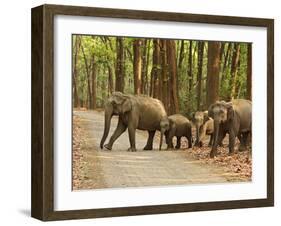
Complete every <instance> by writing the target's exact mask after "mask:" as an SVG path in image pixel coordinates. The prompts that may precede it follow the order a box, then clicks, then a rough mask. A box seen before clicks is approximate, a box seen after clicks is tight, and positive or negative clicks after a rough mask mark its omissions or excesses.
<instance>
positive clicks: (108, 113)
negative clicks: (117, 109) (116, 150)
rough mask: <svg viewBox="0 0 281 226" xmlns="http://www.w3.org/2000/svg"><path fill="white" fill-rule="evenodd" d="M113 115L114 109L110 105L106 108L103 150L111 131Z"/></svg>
mask: <svg viewBox="0 0 281 226" xmlns="http://www.w3.org/2000/svg"><path fill="white" fill-rule="evenodd" d="M112 115H113V107H112V105H111V104H110V103H108V104H107V105H106V106H105V111H104V131H103V136H102V139H101V142H100V148H101V149H102V148H103V144H104V142H105V140H106V138H107V136H108V133H109V129H110V123H111V118H112Z"/></svg>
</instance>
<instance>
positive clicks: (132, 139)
mask: <svg viewBox="0 0 281 226" xmlns="http://www.w3.org/2000/svg"><path fill="white" fill-rule="evenodd" d="M128 133H129V140H130V145H131V147H130V148H129V149H128V151H137V150H136V128H135V127H133V126H129V127H128Z"/></svg>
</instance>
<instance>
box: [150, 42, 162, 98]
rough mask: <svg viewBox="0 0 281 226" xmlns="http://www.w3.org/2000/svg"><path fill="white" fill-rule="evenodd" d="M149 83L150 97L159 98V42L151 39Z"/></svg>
mask: <svg viewBox="0 0 281 226" xmlns="http://www.w3.org/2000/svg"><path fill="white" fill-rule="evenodd" d="M152 58H153V59H152V69H151V76H150V77H151V82H150V96H152V97H155V98H159V90H160V88H159V85H160V84H159V81H160V40H159V39H153V57H152Z"/></svg>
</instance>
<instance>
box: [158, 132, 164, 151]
mask: <svg viewBox="0 0 281 226" xmlns="http://www.w3.org/2000/svg"><path fill="white" fill-rule="evenodd" d="M164 133H165V130H164V129H161V135H160V144H159V150H161V148H162V143H163V136H164Z"/></svg>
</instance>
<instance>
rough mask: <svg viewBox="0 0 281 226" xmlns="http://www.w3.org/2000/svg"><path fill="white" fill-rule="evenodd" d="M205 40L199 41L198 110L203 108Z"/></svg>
mask: <svg viewBox="0 0 281 226" xmlns="http://www.w3.org/2000/svg"><path fill="white" fill-rule="evenodd" d="M203 54H204V42H203V41H199V42H198V65H197V66H198V70H197V110H198V111H200V110H201V94H202V72H203Z"/></svg>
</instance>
